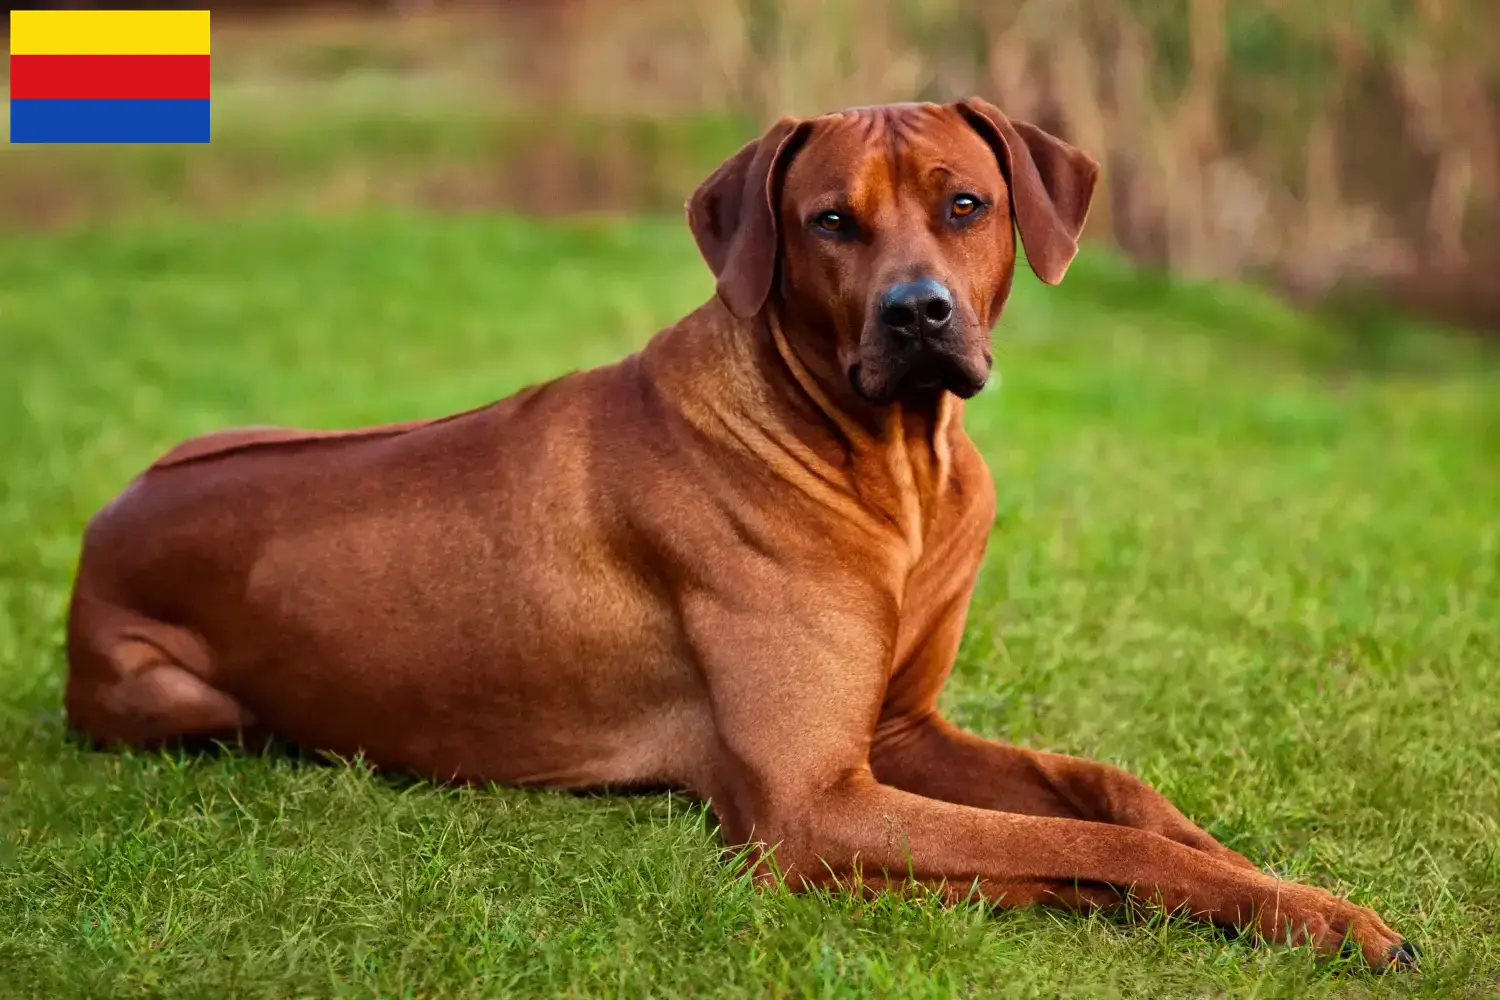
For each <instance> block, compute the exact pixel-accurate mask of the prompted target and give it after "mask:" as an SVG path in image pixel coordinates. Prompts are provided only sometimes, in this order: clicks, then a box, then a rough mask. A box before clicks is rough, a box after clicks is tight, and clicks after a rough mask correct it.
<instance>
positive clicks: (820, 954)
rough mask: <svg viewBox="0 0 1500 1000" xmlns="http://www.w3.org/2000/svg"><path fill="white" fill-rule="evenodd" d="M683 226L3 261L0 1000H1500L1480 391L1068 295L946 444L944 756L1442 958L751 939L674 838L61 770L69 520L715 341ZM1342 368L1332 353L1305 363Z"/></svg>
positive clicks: (1000, 354)
mask: <svg viewBox="0 0 1500 1000" xmlns="http://www.w3.org/2000/svg"><path fill="white" fill-rule="evenodd" d="M709 289H710V282H709V279H708V275H707V272H706V270H705V269H704V268H703V266H702V265H701V264H700V263H699V262H698V260H697V258H696V256H695V254H694V252H693V249H692V245H691V240H690V239H689V238H688V236H687V234H686V231H685V229H684V228H683V227H682V226H681V225H680V224H679V223H678V222H677V221H676V220H666V221H637V222H611V223H605V222H589V223H585V222H574V223H568V224H560V223H553V224H550V225H543V224H540V223H528V222H522V221H517V220H513V219H506V218H496V217H468V218H447V219H444V218H438V217H433V216H422V215H410V214H356V215H350V216H345V217H342V218H336V219H329V218H321V219H313V218H311V217H298V216H286V215H270V216H265V217H262V218H259V219H256V220H253V221H240V222H231V221H218V222H212V223H210V222H166V221H162V222H157V223H153V224H151V225H139V226H136V227H133V228H125V229H114V230H105V229H93V230H78V231H73V232H67V233H55V234H50V235H42V236H38V235H29V236H25V237H20V236H8V237H0V357H3V360H0V365H3V371H0V455H3V456H4V460H5V469H4V478H3V482H0V833H3V836H0V996H4V997H45V998H49V1000H62V998H70V997H105V996H108V997H117V996H118V997H130V996H160V997H169V998H174V1000H177V998H181V1000H187V998H197V997H203V998H215V1000H218V998H228V997H233V998H242V997H243V998H258V997H265V998H288V997H303V996H307V997H313V996H374V995H380V996H390V997H398V996H405V997H445V998H447V997H470V996H474V997H477V996H522V997H525V996H550V995H560V994H571V995H628V996H646V995H652V996H668V995H679V996H703V995H723V996H765V995H816V996H857V995H873V996H926V995H931V996H950V995H955V994H958V995H1007V996H1049V997H1050V996H1116V995H1118V996H1136V997H1163V996H1173V997H1184V996H1193V997H1201V996H1217V995H1222V996H1232V997H1272V996H1276V997H1280V996H1294V995H1295V996H1307V995H1312V996H1322V995H1347V996H1427V997H1445V998H1446V997H1459V996H1476V997H1477V996H1491V995H1494V994H1495V993H1496V991H1500V825H1497V823H1500V683H1497V679H1500V675H1497V670H1500V361H1496V360H1494V359H1487V358H1485V357H1484V356H1483V355H1482V354H1480V353H1479V352H1478V351H1476V350H1475V349H1473V348H1471V347H1466V346H1464V345H1463V344H1462V343H1460V342H1457V341H1455V340H1453V339H1452V338H1448V337H1444V336H1442V335H1440V334H1438V333H1436V332H1433V331H1424V330H1418V329H1412V328H1406V327H1400V326H1397V325H1395V324H1391V323H1387V322H1374V321H1370V320H1368V319H1367V320H1366V321H1365V322H1364V324H1363V326H1362V327H1361V329H1360V331H1358V332H1359V334H1360V336H1359V337H1358V339H1357V340H1356V339H1352V338H1351V336H1350V335H1349V334H1348V331H1346V330H1343V329H1342V328H1341V329H1339V330H1334V329H1333V328H1332V327H1330V328H1329V329H1326V330H1325V329H1323V328H1322V326H1320V323H1321V322H1324V321H1318V320H1313V319H1309V318H1306V317H1301V316H1298V315H1295V314H1293V313H1291V312H1289V311H1287V310H1286V309H1284V308H1282V307H1281V306H1279V305H1276V304H1275V303H1272V302H1271V301H1269V300H1268V299H1265V298H1263V297H1261V296H1259V295H1258V294H1256V293H1254V292H1251V291H1247V290H1244V289H1234V288H1222V289H1210V288H1187V289H1172V288H1168V287H1166V286H1164V285H1163V284H1162V283H1160V282H1159V281H1156V280H1153V279H1151V278H1149V277H1142V276H1137V275H1133V274H1131V273H1130V272H1129V271H1128V270H1127V269H1126V268H1125V267H1124V266H1123V265H1121V264H1119V263H1118V262H1117V261H1116V260H1114V259H1113V258H1111V257H1109V256H1108V255H1106V254H1105V253H1104V252H1102V251H1099V250H1094V249H1090V250H1087V251H1086V252H1085V255H1084V256H1083V258H1082V259H1081V260H1080V262H1079V264H1078V265H1077V267H1076V269H1075V273H1074V274H1073V275H1072V276H1070V278H1069V280H1068V281H1067V282H1065V283H1064V285H1063V286H1062V287H1061V288H1058V289H1047V288H1043V287H1042V286H1040V285H1039V284H1037V283H1036V282H1035V281H1034V280H1032V279H1030V278H1029V277H1025V276H1023V278H1022V279H1021V280H1020V281H1018V287H1017V290H1016V294H1015V296H1014V299H1013V302H1012V307H1011V311H1010V314H1009V315H1008V316H1007V318H1006V319H1005V320H1004V321H1003V322H1002V324H1001V326H1000V328H999V330H998V331H997V352H996V353H997V362H998V367H999V370H1000V375H1001V376H1002V377H1001V378H998V379H997V380H996V384H995V385H994V386H993V387H992V388H990V389H988V390H986V391H985V392H984V393H983V394H981V396H979V397H978V398H977V399H976V400H975V401H974V402H973V404H971V406H970V410H969V418H968V424H969V428H970V431H971V433H972V434H973V435H974V437H975V439H976V440H977V441H978V442H979V444H980V447H981V448H982V449H983V451H984V453H985V455H986V457H987V458H988V461H989V464H990V468H991V470H992V471H993V473H994V476H995V480H996V483H997V486H998V490H999V516H998V518H997V523H996V527H995V531H994V534H993V536H992V539H991V542H990V549H989V555H988V560H987V562H986V564H985V569H984V573H983V576H982V579H981V582H980V586H979V589H978V594H977V596H976V599H975V603H974V608H973V611H972V614H971V617H970V627H969V632H968V635H967V639H966V642H965V644H964V648H963V651H962V653H961V656H960V661H959V663H958V666H957V668H956V670H955V674H954V678H953V682H952V684H951V685H950V687H949V689H948V691H947V693H946V695H945V702H946V707H947V709H948V711H949V712H950V713H951V714H952V716H953V717H955V718H956V719H957V720H958V721H960V722H961V723H963V724H965V725H967V726H970V727H972V728H974V729H975V730H977V731H979V732H982V733H984V734H987V735H990V736H995V737H1000V738H1004V739H1009V740H1014V741H1016V742H1019V743H1024V744H1026V745H1029V746H1034V747H1045V748H1051V749H1056V750H1061V751H1066V752H1071V753H1079V754H1087V755H1090V756H1098V757H1102V758H1106V759H1109V760H1112V761H1115V762H1117V763H1119V764H1122V765H1124V766H1126V767H1129V768H1131V769H1132V770H1134V771H1136V772H1137V773H1139V774H1141V775H1142V776H1144V777H1146V778H1147V779H1149V780H1150V781H1152V782H1153V783H1155V784H1156V785H1157V786H1158V787H1160V788H1161V789H1162V790H1163V791H1164V792H1165V793H1166V794H1167V795H1169V796H1170V797H1171V798H1172V799H1173V800H1174V801H1175V802H1177V803H1178V805H1180V806H1181V807H1182V808H1183V809H1184V810H1185V811H1186V812H1187V813H1188V814H1189V815H1190V816H1192V817H1194V818H1195V819H1196V820H1198V821H1199V822H1200V823H1202V824H1203V825H1205V826H1206V827H1207V828H1208V829H1209V830H1210V831H1212V832H1213V833H1214V834H1216V835H1217V836H1218V837H1220V838H1221V839H1223V840H1224V841H1225V842H1226V843H1228V844H1229V845H1231V846H1232V847H1234V848H1236V849H1238V850H1240V851H1242V852H1244V853H1246V854H1248V855H1250V856H1251V857H1252V858H1254V859H1256V860H1257V861H1258V862H1260V863H1262V864H1264V865H1267V866H1270V867H1272V868H1274V869H1275V870H1277V871H1278V872H1280V873H1282V874H1285V875H1288V876H1291V877H1295V878H1299V879H1305V880H1309V881H1312V882H1315V883H1317V884H1320V885H1324V886H1327V887H1330V888H1333V889H1336V890H1337V891H1340V892H1343V893H1346V894H1348V895H1350V896H1352V897H1353V898H1355V899H1357V900H1359V901H1360V902H1363V903H1366V904H1368V905H1371V906H1374V907H1376V908H1377V909H1379V910H1380V912H1381V913H1383V914H1384V915H1386V917H1387V919H1388V920H1389V921H1390V922H1391V923H1392V924H1393V925H1394V926H1395V927H1397V928H1398V929H1400V930H1402V931H1403V932H1405V933H1406V934H1408V936H1411V937H1413V938H1415V939H1417V940H1419V941H1420V942H1421V943H1422V944H1423V945H1424V947H1425V951H1426V958H1427V962H1426V966H1425V968H1424V969H1423V971H1422V972H1421V973H1420V974H1417V975H1405V974H1398V975H1393V976H1386V977H1383V978H1382V977H1375V976H1372V975H1370V974H1368V973H1366V972H1363V971H1361V970H1360V969H1358V968H1355V967H1351V966H1347V965H1340V964H1338V963H1316V962H1314V961H1313V960H1312V959H1311V958H1310V957H1309V956H1308V955H1307V954H1306V953H1305V952H1301V951H1296V950H1290V949H1282V948H1258V947H1253V946H1252V945H1250V944H1249V943H1246V942H1243V941H1228V940H1225V939H1224V938H1223V937H1222V936H1220V935H1217V934H1215V933H1213V932H1212V931H1209V930H1205V929H1203V928H1202V927H1199V926H1197V925H1193V924H1188V923H1183V922H1176V921H1162V920H1152V921H1149V922H1144V923H1142V922H1125V921H1117V920H1104V919H1091V920H1084V919H1079V918H1074V917H1070V916H1066V915H1060V914H1056V913H1052V912H1048V911H1042V910H1035V911H1028V912H1007V913H1000V914H995V915H986V914H984V913H982V912H980V911H978V910H976V909H964V908H959V909H945V908H943V907H940V906H938V905H936V904H935V903H933V902H931V901H929V900H924V899H920V898H917V899H911V900H906V901H897V900H895V899H893V898H886V899H882V900H878V901H871V902H862V901H856V900H852V899H848V898H842V897H833V898H829V897H822V898H819V897H794V896H790V895H786V894H781V893H777V892H763V891H758V890H756V889H754V888H752V887H751V886H750V885H748V884H747V883H746V882H745V881H744V880H743V879H742V878H741V877H740V876H739V875H738V874H737V873H736V871H735V870H734V869H733V868H732V867H730V866H728V865H726V864H724V863H723V862H722V860H721V858H720V844H719V841H718V840H717V839H716V834H715V831H714V827H713V824H712V822H711V820H710V819H709V818H707V817H706V816H705V813H704V811H703V810H702V809H701V808H700V807H699V806H698V805H696V804H695V803H692V802H690V801H688V800H686V799H684V798H682V797H680V796H666V795H660V796H637V797H631V798H612V797H585V796H574V795H564V794H551V793H542V792H522V791H515V790H507V789H499V788H496V789H488V790H484V789H466V790H456V789H448V788H441V787H433V786H430V785H426V784H420V783H411V782H407V781H401V780H395V779H391V778H387V777H382V776H378V775H373V774H371V773H369V772H368V771H366V770H364V769H361V768H360V767H357V766H344V765H333V766H329V765H325V764H321V763H316V762H310V761H302V760H293V759H288V758H285V757H274V756H273V757H264V758H263V757H250V756H244V755H238V754H223V755H217V756H185V755H174V754H142V755H133V756H114V755H106V754H98V753H93V752H89V751H87V750H85V749H83V748H81V747H80V746H79V745H78V744H77V743H75V742H74V741H73V740H72V739H71V738H70V737H69V736H68V734H67V733H66V731H65V728H64V726H63V720H62V715H61V711H60V692H61V678H62V674H63V655H62V634H63V614H64V608H65V600H66V595H67V588H68V584H69V580H70V576H71V572H72V569H73V562H74V559H75V557H76V550H77V542H78V536H79V532H80V529H81V528H82V525H83V524H84V522H85V520H86V519H87V517H88V516H89V515H90V514H91V513H92V512H93V511H94V510H95V509H97V508H98V506H99V505H100V504H102V503H103V502H104V501H105V500H106V499H107V498H109V497H110V496H111V495H112V494H113V493H114V492H115V491H117V490H118V489H119V488H120V487H121V486H122V485H123V484H124V483H125V482H126V480H127V479H128V478H129V477H130V476H131V475H132V474H133V473H134V472H135V471H137V470H138V469H139V468H140V467H141V466H142V465H143V464H144V463H146V462H147V461H149V460H150V459H151V458H152V457H153V456H155V455H156V454H158V453H159V452H161V451H162V450H163V449H165V448H166V447H168V446H169V445H171V444H172V443H174V442H175V441H177V440H179V439H180V438H182V437H184V436H185V435H188V434H192V433H196V432H199V431H204V430H208V429H210V428H214V427H220V426H224V425H228V424H235V423H271V422H276V423H287V424H296V425H305V426H319V427H337V426H352V425H356V424H361V423H367V422H375V421H385V420H397V419H402V418H408V417H416V416H421V415H427V414H440V413H445V412H449V411H453V410H457V409H460V408H463V407H467V406H470V405H473V404H476V403H480V402H482V401H485V400H488V399H492V398H495V397H497V396H500V395H503V394H506V393H509V392H511V391H513V390H515V389H517V388H519V387H521V386H522V385H525V384H527V383H529V382H532V381H534V380H537V379H540V378H543V377H546V376H549V375H552V374H555V373H558V372H560V371H563V370H566V369H568V368H573V367H579V366H585V365H590V364H595V363H599V362H606V361H609V360H611V359H613V358H616V357H619V356H620V355H622V354H623V353H625V352H627V351H629V350H630V349H632V348H633V347H634V346H636V345H638V344H640V343H641V342H642V341H643V340H644V339H645V338H646V337H648V336H649V335H650V334H651V333H652V332H653V331H654V330H655V329H656V328H657V327H659V326H660V325H662V324H664V323H665V322H667V321H669V320H671V319H672V318H674V317H676V316H678V315H680V314H681V313H682V312H684V311H685V310H686V309H688V308H689V307H690V306H692V305H694V304H696V303H697V302H699V301H700V300H701V299H702V298H704V297H705V296H706V295H707V294H708V292H709ZM1328 322H1331V321H1328Z"/></svg>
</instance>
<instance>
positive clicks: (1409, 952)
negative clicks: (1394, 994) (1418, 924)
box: [1386, 940, 1422, 969]
mask: <svg viewBox="0 0 1500 1000" xmlns="http://www.w3.org/2000/svg"><path fill="white" fill-rule="evenodd" d="M1421 957H1422V949H1421V948H1418V947H1417V945H1416V942H1415V941H1404V940H1403V941H1402V942H1401V943H1400V944H1397V945H1392V946H1391V950H1390V951H1389V952H1387V953H1386V959H1387V960H1388V961H1389V962H1390V965H1389V968H1392V969H1414V968H1416V967H1417V965H1418V964H1419V963H1420V960H1421Z"/></svg>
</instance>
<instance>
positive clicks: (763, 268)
mask: <svg viewBox="0 0 1500 1000" xmlns="http://www.w3.org/2000/svg"><path fill="white" fill-rule="evenodd" d="M806 136H807V123H806V122H804V121H801V120H799V119H796V118H782V119H781V120H780V121H778V122H777V123H776V124H775V125H772V126H771V127H770V128H769V129H767V130H766V134H765V135H763V136H761V137H760V138H759V139H755V140H752V141H751V142H748V143H746V144H745V145H744V146H742V147H741V148H740V151H739V152H737V153H735V154H734V155H733V156H731V157H730V158H729V159H727V160H725V161H724V162H723V163H722V164H720V165H719V168H718V169H717V170H715V171H714V172H713V173H712V174H710V175H709V176H708V179H707V180H705V181H704V182H703V183H702V184H700V185H698V189H697V190H696V191H694V192H693V196H692V197H691V198H689V199H688V203H687V217H688V228H689V229H691V230H692V232H693V239H694V240H695V241H697V243H698V252H699V253H701V254H702V255H703V259H704V260H705V261H707V262H708V267H709V270H711V271H713V273H714V277H716V278H717V279H718V294H719V298H720V299H721V300H723V302H724V304H725V305H726V306H728V307H729V311H730V312H732V313H734V314H735V315H736V316H739V317H740V318H741V319H749V318H750V317H751V316H754V315H755V314H756V313H758V312H760V309H761V306H763V305H765V302H766V299H767V298H768V297H769V296H770V294H771V282H772V281H773V280H775V277H776V253H777V249H778V237H777V224H776V216H777V201H778V192H779V188H780V183H781V179H782V177H784V176H785V174H786V166H787V164H788V163H789V162H790V161H791V158H792V154H793V153H795V152H796V150H797V147H799V146H800V145H801V144H802V143H803V141H804V140H805V139H806Z"/></svg>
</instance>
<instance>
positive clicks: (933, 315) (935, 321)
mask: <svg viewBox="0 0 1500 1000" xmlns="http://www.w3.org/2000/svg"><path fill="white" fill-rule="evenodd" d="M952 320H953V293H952V292H950V291H948V288H947V286H946V285H944V284H942V283H941V282H938V281H933V280H932V279H931V278H923V279H921V280H920V281H903V282H901V283H900V284H899V285H892V286H891V287H890V288H888V289H886V292H885V294H884V295H882V296H881V297H880V322H881V323H882V324H883V325H884V326H885V328H886V329H888V330H890V331H891V332H892V333H894V334H896V335H898V336H901V337H906V338H909V339H912V340H915V339H917V338H919V337H930V336H932V335H933V334H936V333H942V332H943V331H944V330H946V329H948V324H949V323H950V322H952Z"/></svg>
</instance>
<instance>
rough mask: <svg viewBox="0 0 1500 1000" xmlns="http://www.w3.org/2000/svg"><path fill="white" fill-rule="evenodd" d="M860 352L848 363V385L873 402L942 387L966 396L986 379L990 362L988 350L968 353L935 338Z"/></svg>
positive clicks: (920, 394)
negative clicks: (938, 341)
mask: <svg viewBox="0 0 1500 1000" xmlns="http://www.w3.org/2000/svg"><path fill="white" fill-rule="evenodd" d="M860 354H861V357H860V359H859V360H857V361H855V362H854V363H853V364H851V365H850V366H849V370H848V376H849V385H850V386H851V387H852V388H853V389H854V392H855V393H856V394H857V395H858V396H859V397H860V398H861V399H863V400H864V401H865V402H867V403H873V404H875V405H876V406H887V405H889V404H891V403H894V402H897V401H898V400H903V399H911V398H916V397H926V396H932V395H935V394H937V393H939V392H943V391H947V392H951V393H953V395H955V396H957V397H959V398H960V399H969V398H971V397H972V396H974V395H976V394H977V393H978V392H979V390H981V389H983V388H984V387H985V385H986V383H988V382H989V378H990V368H991V364H992V359H991V356H990V352H989V351H987V350H983V351H978V352H976V353H975V355H974V356H970V355H967V354H965V353H961V352H957V351H954V350H952V349H950V348H948V347H947V346H946V345H944V344H942V343H937V342H929V343H923V344H919V345H914V346H912V347H910V348H907V349H905V350H899V351H891V350H889V349H887V350H882V351H879V352H869V351H861V352H860ZM871 354H873V355H874V356H869V355H871Z"/></svg>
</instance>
